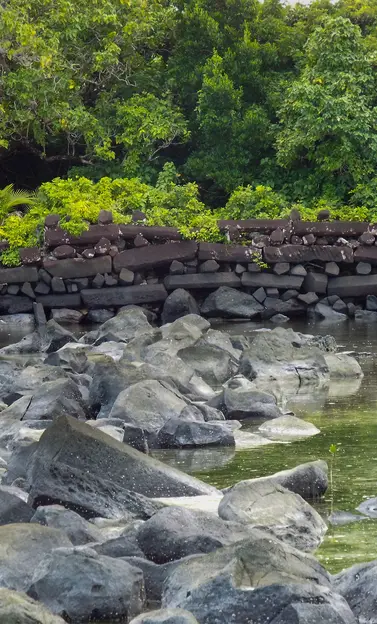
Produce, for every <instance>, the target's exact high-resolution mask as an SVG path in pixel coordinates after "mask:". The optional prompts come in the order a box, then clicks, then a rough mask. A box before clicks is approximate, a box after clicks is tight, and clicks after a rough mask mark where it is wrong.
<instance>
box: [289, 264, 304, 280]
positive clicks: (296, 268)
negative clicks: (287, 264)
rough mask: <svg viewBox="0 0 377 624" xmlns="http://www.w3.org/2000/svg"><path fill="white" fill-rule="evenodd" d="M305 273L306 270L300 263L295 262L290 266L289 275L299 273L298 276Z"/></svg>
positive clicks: (302, 275)
mask: <svg viewBox="0 0 377 624" xmlns="http://www.w3.org/2000/svg"><path fill="white" fill-rule="evenodd" d="M306 274H307V270H306V269H305V267H304V266H302V264H296V265H295V266H293V267H292V268H291V275H299V276H300V277H305V275H306Z"/></svg>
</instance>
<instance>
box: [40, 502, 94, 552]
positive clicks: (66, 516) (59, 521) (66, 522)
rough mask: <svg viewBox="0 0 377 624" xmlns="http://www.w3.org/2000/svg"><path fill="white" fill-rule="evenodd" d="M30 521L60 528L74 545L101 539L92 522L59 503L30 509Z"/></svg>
mask: <svg viewBox="0 0 377 624" xmlns="http://www.w3.org/2000/svg"><path fill="white" fill-rule="evenodd" d="M32 511H33V516H32V518H31V520H30V522H33V523H37V524H41V525H43V526H49V527H52V528H54V529H61V530H62V531H64V533H66V534H67V536H68V537H69V539H70V540H71V542H72V544H73V545H74V546H77V545H80V544H89V543H90V542H97V541H99V540H101V538H102V533H101V531H99V530H98V529H97V528H96V527H95V526H94V525H93V524H91V523H90V522H87V521H86V520H84V518H82V517H81V516H79V514H77V513H75V512H74V511H71V510H70V509H66V508H65V507H62V506H61V505H46V506H41V507H38V509H37V510H36V511H35V510H32Z"/></svg>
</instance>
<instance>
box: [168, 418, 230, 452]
mask: <svg viewBox="0 0 377 624" xmlns="http://www.w3.org/2000/svg"><path fill="white" fill-rule="evenodd" d="M157 444H158V446H160V447H161V448H193V447H198V446H234V445H235V440H234V436H233V434H232V433H231V431H229V430H228V429H227V427H225V426H224V425H222V424H221V423H217V422H215V423H211V422H195V421H184V420H181V419H179V418H171V419H170V420H168V421H167V422H166V423H165V425H164V426H163V427H162V428H161V429H160V431H159V432H158V435H157Z"/></svg>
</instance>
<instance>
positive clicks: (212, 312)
mask: <svg viewBox="0 0 377 624" xmlns="http://www.w3.org/2000/svg"><path fill="white" fill-rule="evenodd" d="M262 310H263V306H262V305H261V304H260V303H259V302H258V301H257V300H256V299H254V297H253V296H252V295H248V294H247V293H244V292H240V291H239V290H236V289H235V288H229V287H228V286H221V287H220V288H218V289H217V290H215V292H213V293H211V294H210V295H208V297H207V298H206V299H205V300H204V302H203V304H202V307H201V311H202V314H204V316H208V317H220V318H245V319H251V318H254V317H255V316H257V315H258V314H260V312H262Z"/></svg>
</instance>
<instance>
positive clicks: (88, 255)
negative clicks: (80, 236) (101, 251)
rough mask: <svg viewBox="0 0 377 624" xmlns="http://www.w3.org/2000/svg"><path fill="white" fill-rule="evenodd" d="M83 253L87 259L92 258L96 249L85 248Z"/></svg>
mask: <svg viewBox="0 0 377 624" xmlns="http://www.w3.org/2000/svg"><path fill="white" fill-rule="evenodd" d="M81 255H82V257H83V258H85V260H91V259H92V258H94V256H95V255H96V254H95V252H94V249H84V251H83V252H82V254H81Z"/></svg>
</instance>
